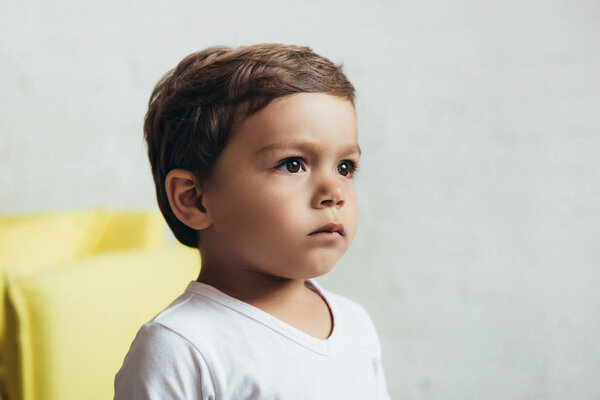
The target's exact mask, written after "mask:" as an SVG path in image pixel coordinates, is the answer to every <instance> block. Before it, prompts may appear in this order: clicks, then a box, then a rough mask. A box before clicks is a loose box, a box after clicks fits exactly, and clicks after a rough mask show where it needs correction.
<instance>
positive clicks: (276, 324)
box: [185, 279, 340, 354]
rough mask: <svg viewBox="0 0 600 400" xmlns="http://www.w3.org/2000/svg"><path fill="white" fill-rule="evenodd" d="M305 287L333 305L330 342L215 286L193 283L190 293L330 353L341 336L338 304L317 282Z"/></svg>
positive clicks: (190, 285)
mask: <svg viewBox="0 0 600 400" xmlns="http://www.w3.org/2000/svg"><path fill="white" fill-rule="evenodd" d="M304 285H305V286H306V287H308V288H309V289H311V290H312V291H314V292H316V293H317V294H318V295H320V296H321V297H322V298H323V300H325V302H326V303H327V305H328V306H329V310H331V315H332V319H333V322H332V325H333V328H332V331H331V334H330V335H329V337H328V338H327V339H320V338H317V337H314V336H311V335H309V334H308V333H306V332H304V331H302V330H300V329H298V328H296V327H293V326H292V325H290V324H288V323H286V322H283V321H282V320H280V319H279V318H277V317H275V316H273V315H271V314H269V313H267V312H266V311H263V310H261V309H260V308H258V307H255V306H253V305H251V304H248V303H246V302H243V301H241V300H238V299H236V298H235V297H232V296H230V295H228V294H227V293H224V292H222V291H220V290H219V289H217V288H215V287H214V286H211V285H208V284H206V283H203V282H198V281H191V282H190V283H189V284H188V286H187V288H186V290H185V291H186V293H193V294H196V295H200V296H204V297H206V298H208V299H210V300H213V301H215V302H217V303H219V304H221V305H223V306H225V307H228V308H231V309H233V310H235V311H238V312H240V313H242V314H244V315H246V316H248V317H249V318H252V319H254V320H255V321H257V322H260V323H262V324H264V325H266V326H268V327H269V328H271V329H273V330H275V331H277V332H279V333H280V334H282V335H284V336H286V337H288V338H289V339H291V340H293V341H295V342H296V343H298V344H301V345H303V346H304V347H307V348H309V349H311V350H313V351H315V352H317V353H320V354H329V353H330V348H331V345H332V344H333V343H334V342H335V341H336V339H337V336H338V335H339V332H338V331H339V328H340V327H339V321H338V312H337V308H336V306H335V304H334V303H333V302H332V301H331V299H330V296H329V295H328V294H327V293H326V291H325V290H323V288H322V287H321V285H320V284H319V283H318V282H316V281H315V280H313V279H306V280H305V281H304Z"/></svg>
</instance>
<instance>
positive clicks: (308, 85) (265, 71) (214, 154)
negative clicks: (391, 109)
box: [144, 43, 355, 248]
mask: <svg viewBox="0 0 600 400" xmlns="http://www.w3.org/2000/svg"><path fill="white" fill-rule="evenodd" d="M342 67H343V64H339V65H336V64H334V63H332V62H331V61H330V60H328V59H327V58H325V57H322V56H319V55H318V54H316V53H314V52H313V51H312V49H311V48H310V47H306V46H294V45H283V44H277V43H265V44H256V45H252V46H245V47H239V48H236V49H232V48H229V47H225V46H213V47H209V48H207V49H205V50H202V51H199V52H197V53H193V54H190V55H189V56H187V57H185V58H184V59H183V60H182V61H181V62H180V63H179V65H177V67H175V68H174V69H172V70H170V71H169V72H167V73H166V74H165V75H164V76H163V77H162V78H161V79H160V81H159V82H158V83H157V84H156V86H155V88H154V90H153V92H152V95H151V96H150V101H149V104H148V112H147V113H146V118H145V121H144V138H145V140H146V143H147V145H148V157H149V159H150V165H151V167H152V175H153V177H154V184H155V186H156V197H157V200H158V205H159V208H160V210H161V212H162V214H163V216H164V217H165V220H166V221H167V224H168V225H169V227H170V228H171V230H172V231H173V234H174V235H175V237H176V238H177V240H179V241H180V242H181V243H183V244H184V245H186V246H189V247H193V248H197V247H198V244H199V243H198V231H196V230H195V229H193V228H190V227H189V226H187V225H185V224H184V223H182V222H181V221H180V220H179V219H177V217H176V216H175V214H174V213H173V211H172V210H171V207H170V205H169V200H168V197H167V193H166V190H165V178H166V176H167V174H168V173H169V171H171V170H172V169H175V168H182V169H186V170H189V171H192V172H193V173H194V176H195V178H196V182H197V183H198V184H200V183H201V182H204V181H205V179H206V178H208V177H209V176H210V173H211V171H212V169H213V166H214V164H215V161H216V160H217V158H218V157H219V154H221V152H222V151H223V149H224V148H225V145H226V144H227V141H228V139H229V137H230V136H231V133H232V126H233V122H234V120H235V118H236V117H237V118H240V117H241V120H243V119H244V118H246V117H249V116H251V115H252V114H254V113H256V112H258V111H260V110H261V109H263V108H264V107H266V106H267V105H268V104H269V103H270V102H271V101H272V100H273V99H275V98H277V97H282V96H286V95H289V94H293V93H301V92H321V93H328V94H332V95H335V96H340V97H343V98H346V99H347V100H349V101H350V102H351V103H352V105H353V106H354V92H355V89H354V86H353V85H352V83H350V81H349V80H348V78H347V77H346V76H345V75H344V73H343V72H342ZM242 105H244V106H247V107H239V106H242ZM241 110H244V114H243V115H241V116H239V115H238V113H241ZM198 206H199V207H202V205H201V204H199V205H198Z"/></svg>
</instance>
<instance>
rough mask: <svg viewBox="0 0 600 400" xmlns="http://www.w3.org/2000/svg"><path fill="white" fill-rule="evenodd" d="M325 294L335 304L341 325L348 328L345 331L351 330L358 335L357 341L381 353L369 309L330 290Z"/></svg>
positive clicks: (374, 351) (325, 291)
mask: <svg viewBox="0 0 600 400" xmlns="http://www.w3.org/2000/svg"><path fill="white" fill-rule="evenodd" d="M321 290H323V289H321ZM323 292H324V293H325V294H326V295H327V296H328V297H329V298H330V299H331V301H332V302H333V303H334V306H335V307H336V309H337V313H338V315H339V318H340V319H341V320H342V321H340V323H343V324H344V325H345V328H347V329H345V330H346V331H348V330H350V331H351V332H352V333H353V334H354V335H356V337H355V340H358V341H361V342H362V343H363V344H364V345H365V346H367V347H368V348H369V349H370V350H371V351H372V352H373V353H375V354H377V353H379V352H380V351H381V345H380V343H379V336H378V334H377V330H376V329H375V325H374V324H373V320H372V319H371V316H370V315H369V312H368V311H367V309H366V308H365V307H364V306H363V305H362V304H360V303H358V302H357V301H355V300H352V299H350V298H348V297H346V296H343V295H341V294H338V293H334V292H331V291H328V290H323Z"/></svg>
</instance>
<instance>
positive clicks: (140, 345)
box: [114, 279, 389, 400]
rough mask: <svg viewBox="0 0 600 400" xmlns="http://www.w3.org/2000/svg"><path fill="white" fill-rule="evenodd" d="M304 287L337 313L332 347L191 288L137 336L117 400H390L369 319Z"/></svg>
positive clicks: (214, 293) (351, 305)
mask: <svg viewBox="0 0 600 400" xmlns="http://www.w3.org/2000/svg"><path fill="white" fill-rule="evenodd" d="M305 285H306V286H307V287H308V288H309V289H311V290H313V291H315V292H316V293H318V294H319V295H320V296H321V297H322V298H323V299H324V300H325V301H326V302H327V304H328V306H329V309H330V310H331V313H332V316H333V330H332V332H331V334H330V336H329V338H327V339H319V338H316V337H314V336H311V335H309V334H307V333H305V332H304V331H301V330H299V329H297V328H295V327H293V326H291V325H289V324H287V323H285V322H283V321H281V320H280V319H278V318H276V317H274V316H273V315H271V314H269V313H267V312H265V311H262V310H261V309H259V308H258V307H255V306H252V305H250V304H248V303H245V302H243V301H241V300H238V299H236V298H234V297H232V296H229V295H228V294H226V293H224V292H221V291H220V290H218V289H216V288H215V287H213V286H210V285H207V284H205V283H202V282H197V281H191V282H190V283H189V284H188V286H187V288H186V290H185V292H184V293H183V294H182V295H180V296H179V297H178V298H177V299H175V300H174V301H173V302H172V303H171V304H170V305H169V306H168V307H167V308H166V309H164V310H163V311H161V312H160V313H159V314H157V315H156V316H155V317H154V318H153V319H152V320H150V321H149V322H147V323H145V324H144V325H143V326H142V327H141V328H140V330H139V331H138V333H137V335H136V337H135V339H134V340H133V343H132V344H131V347H130V349H129V352H128V353H127V355H126V356H125V359H124V362H123V365H122V367H121V369H120V370H119V371H118V372H117V374H116V376H115V382H114V384H115V400H125V399H127V400H150V399H152V400H158V399H161V400H165V399H202V400H205V399H206V400H207V399H213V400H215V399H217V400H221V399H227V400H229V399H236V400H239V399H273V400H274V399H282V400H293V399H328V400H332V399H361V400H365V399H377V400H379V399H382V400H388V399H389V394H388V391H387V387H386V379H385V376H384V371H383V368H382V363H381V346H380V342H379V338H378V335H377V332H376V330H375V327H374V325H373V322H372V320H371V318H370V317H369V315H368V313H367V311H366V310H365V309H364V307H362V306H361V305H360V304H358V303H356V302H354V301H352V300H350V299H348V298H346V297H343V296H341V295H338V294H335V293H333V292H329V291H327V290H324V289H323V288H322V287H321V286H320V284H319V283H317V282H316V281H314V280H312V279H308V280H305Z"/></svg>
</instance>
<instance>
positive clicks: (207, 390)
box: [114, 322, 215, 400]
mask: <svg viewBox="0 0 600 400" xmlns="http://www.w3.org/2000/svg"><path fill="white" fill-rule="evenodd" d="M114 384H115V397H114V400H125V399H127V400H159V399H161V400H175V399H199V400H200V399H201V400H214V399H215V393H214V385H213V382H212V378H211V376H210V372H209V370H208V366H207V365H206V363H205V361H204V359H203V358H202V355H201V354H200V352H199V351H198V350H197V348H196V347H194V346H193V345H192V344H191V343H190V342H189V341H188V340H187V339H185V338H184V337H182V336H181V335H179V334H178V333H177V332H174V331H172V330H170V329H169V328H167V327H165V326H163V325H161V324H157V323H154V322H149V323H146V324H144V325H143V326H142V327H141V328H140V330H139V331H138V334H137V335H136V337H135V339H134V341H133V343H132V344H131V347H130V349H129V352H128V353H127V355H126V356H125V359H124V361H123V365H122V366H121V369H120V370H119V371H118V372H117V374H116V376H115V382H114Z"/></svg>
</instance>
